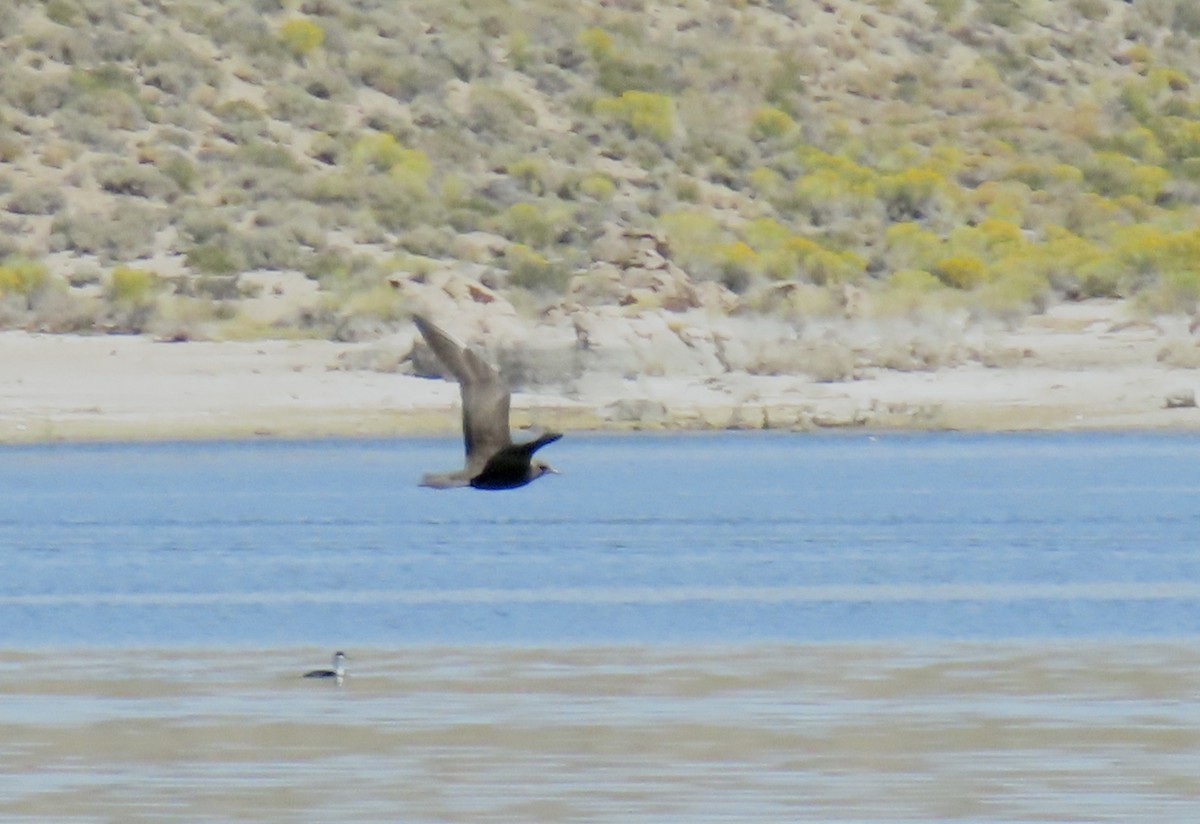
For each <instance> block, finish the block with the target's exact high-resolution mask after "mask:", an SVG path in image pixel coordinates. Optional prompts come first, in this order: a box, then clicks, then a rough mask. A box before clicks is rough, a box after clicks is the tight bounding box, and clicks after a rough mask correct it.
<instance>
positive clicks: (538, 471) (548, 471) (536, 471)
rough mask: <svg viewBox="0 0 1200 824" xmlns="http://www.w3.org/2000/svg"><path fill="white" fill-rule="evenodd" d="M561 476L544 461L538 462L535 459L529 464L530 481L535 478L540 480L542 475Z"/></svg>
mask: <svg viewBox="0 0 1200 824" xmlns="http://www.w3.org/2000/svg"><path fill="white" fill-rule="evenodd" d="M561 474H562V473H561V472H559V471H558V470H557V469H555V468H554V467H552V466H551V465H550V464H548V463H546V462H545V461H539V460H537V459H534V460H532V461H530V462H529V480H531V481H532V480H534V479H536V478H540V477H542V476H543V475H561Z"/></svg>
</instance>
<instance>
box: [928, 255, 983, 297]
mask: <svg viewBox="0 0 1200 824" xmlns="http://www.w3.org/2000/svg"><path fill="white" fill-rule="evenodd" d="M932 272H933V274H934V275H935V276H936V277H937V279H938V280H940V281H941V282H942V283H945V284H946V285H947V286H953V287H955V288H958V289H972V288H974V287H976V286H979V285H980V284H982V283H984V282H985V281H986V280H987V278H988V268H987V266H986V265H985V264H984V262H983V261H982V260H980V259H979V258H977V257H975V256H974V255H954V256H951V257H945V258H942V259H941V260H939V261H937V262H936V263H935V264H934V265H933V269H932Z"/></svg>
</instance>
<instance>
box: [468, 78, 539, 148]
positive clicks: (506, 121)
mask: <svg viewBox="0 0 1200 824" xmlns="http://www.w3.org/2000/svg"><path fill="white" fill-rule="evenodd" d="M467 105H468V109H467V114H466V122H467V126H468V128H470V130H471V131H472V132H474V133H475V134H477V135H481V136H484V135H486V136H490V137H492V138H494V139H496V140H512V139H513V138H515V137H517V136H518V135H520V134H521V133H522V131H523V130H524V129H526V128H527V127H530V126H533V125H534V124H535V123H536V122H537V116H536V114H535V113H534V111H533V108H532V107H531V106H530V105H529V104H528V103H526V102H525V101H524V100H522V99H521V98H520V97H519V96H517V95H516V94H513V93H512V92H510V91H509V90H507V89H505V88H503V87H501V86H497V85H495V84H492V83H485V82H482V81H476V82H475V83H472V84H471V89H470V91H469V92H468V94H467Z"/></svg>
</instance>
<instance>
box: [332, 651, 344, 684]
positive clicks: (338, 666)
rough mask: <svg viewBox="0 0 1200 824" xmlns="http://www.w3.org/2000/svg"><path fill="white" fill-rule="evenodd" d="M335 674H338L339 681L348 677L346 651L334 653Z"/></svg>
mask: <svg viewBox="0 0 1200 824" xmlns="http://www.w3.org/2000/svg"><path fill="white" fill-rule="evenodd" d="M333 674H334V675H335V676H337V679H338V680H339V681H340V680H341V679H343V678H345V677H346V654H345V653H342V652H335V653H334V654H333Z"/></svg>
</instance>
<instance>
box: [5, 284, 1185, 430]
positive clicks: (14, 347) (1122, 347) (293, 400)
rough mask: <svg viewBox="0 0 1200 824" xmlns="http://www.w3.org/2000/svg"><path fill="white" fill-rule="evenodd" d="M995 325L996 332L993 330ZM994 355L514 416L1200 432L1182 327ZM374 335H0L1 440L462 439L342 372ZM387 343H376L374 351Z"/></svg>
mask: <svg viewBox="0 0 1200 824" xmlns="http://www.w3.org/2000/svg"><path fill="white" fill-rule="evenodd" d="M980 334H984V333H980ZM986 337H987V340H986V341H984V344H985V346H986V349H987V351H989V352H991V353H992V355H991V356H990V357H989V358H988V359H986V360H989V361H991V362H990V363H985V362H983V360H982V359H980V360H971V361H968V362H965V363H963V364H962V365H959V366H954V367H950V368H943V369H939V370H936V371H895V370H887V369H867V370H862V371H861V373H860V374H859V375H858V376H857V379H855V380H852V381H845V382H834V383H819V382H816V381H813V380H812V379H810V378H807V377H804V376H751V375H727V376H723V377H720V378H708V379H702V378H696V379H672V378H639V379H636V380H628V379H621V378H618V377H616V376H612V377H605V376H594V379H593V376H589V379H588V380H587V381H583V382H581V384H580V387H579V388H578V389H577V390H576V391H573V392H572V393H571V394H570V396H566V395H553V394H546V395H529V394H518V395H517V396H516V397H515V398H514V425H516V426H521V425H527V424H534V425H538V426H543V427H553V428H563V429H566V430H571V429H629V428H643V429H646V428H649V429H653V428H666V429H670V428H681V429H683V428H689V429H695V428H725V427H736V428H760V427H764V426H768V427H781V428H795V429H811V428H821V427H845V426H861V427H872V428H921V429H971V430H1007V429H1076V428H1094V429H1114V428H1130V429H1139V428H1162V427H1178V428H1191V427H1198V426H1200V410H1197V409H1196V408H1195V407H1194V406H1193V405H1189V404H1193V403H1194V398H1195V388H1196V385H1197V375H1196V372H1195V369H1194V368H1192V367H1193V366H1194V365H1196V364H1200V353H1198V349H1197V344H1196V341H1195V340H1194V339H1193V338H1192V337H1191V335H1190V333H1189V332H1188V330H1187V325H1186V321H1185V320H1183V319H1178V320H1176V321H1166V322H1159V323H1145V322H1142V323H1137V322H1130V321H1128V320H1125V313H1124V309H1123V307H1121V305H1120V304H1116V303H1103V302H1091V303H1087V304H1068V305H1063V306H1060V307H1056V308H1055V309H1053V310H1052V311H1050V312H1048V313H1046V314H1044V315H1039V316H1035V317H1033V318H1031V319H1029V320H1028V321H1027V322H1026V323H1025V324H1024V325H1022V326H1021V327H1020V328H1018V329H1015V330H1007V331H998V332H990V333H987V334H986ZM367 346H368V344H345V343H336V342H330V341H283V340H266V341H252V342H219V343H212V342H188V343H164V342H158V341H155V340H153V339H150V338H143V337H131V336H94V337H92V336H59V335H36V334H28V333H24V332H5V333H0V351H3V352H4V355H5V356H4V357H3V358H2V359H0V441H4V442H30V441H51V440H75V439H153V438H193V437H254V436H280V437H320V436H364V435H394V434H415V433H453V432H455V431H456V428H457V414H456V412H454V411H453V410H454V409H455V408H456V406H457V402H458V392H457V387H456V386H454V385H453V384H450V383H447V382H444V381H439V380H428V379H422V378H417V377H412V376H406V375H398V374H388V373H383V372H376V371H369V370H347V369H344V368H339V366H340V365H342V364H344V363H345V358H344V357H343V356H344V355H345V354H346V353H348V352H350V353H353V350H354V349H356V348H365V347H367ZM376 346H377V344H376Z"/></svg>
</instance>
